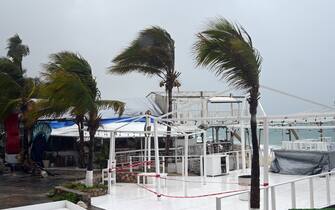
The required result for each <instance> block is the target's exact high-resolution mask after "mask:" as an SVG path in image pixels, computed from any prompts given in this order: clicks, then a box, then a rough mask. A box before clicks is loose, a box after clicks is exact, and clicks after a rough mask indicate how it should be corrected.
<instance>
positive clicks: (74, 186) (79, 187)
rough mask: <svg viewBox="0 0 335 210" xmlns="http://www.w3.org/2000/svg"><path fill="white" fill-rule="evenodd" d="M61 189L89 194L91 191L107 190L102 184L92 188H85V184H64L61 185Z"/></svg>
mask: <svg viewBox="0 0 335 210" xmlns="http://www.w3.org/2000/svg"><path fill="white" fill-rule="evenodd" d="M63 187H66V188H68V189H73V190H79V191H81V192H90V191H91V190H95V189H107V186H106V185H103V184H95V185H93V186H92V187H87V186H86V185H85V184H82V183H76V182H71V183H66V184H64V185H63Z"/></svg>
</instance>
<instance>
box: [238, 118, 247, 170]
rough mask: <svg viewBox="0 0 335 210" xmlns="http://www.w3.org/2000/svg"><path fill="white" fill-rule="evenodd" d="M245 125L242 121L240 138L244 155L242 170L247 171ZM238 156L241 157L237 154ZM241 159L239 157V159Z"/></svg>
mask: <svg viewBox="0 0 335 210" xmlns="http://www.w3.org/2000/svg"><path fill="white" fill-rule="evenodd" d="M244 131H245V130H244V124H243V121H242V120H241V122H240V136H241V153H242V169H243V170H245V169H246V164H245V163H246V158H245V157H246V155H245V132H244ZM236 155H237V156H239V154H238V153H237V154H236ZM238 158H239V157H237V159H238ZM237 168H240V166H237Z"/></svg>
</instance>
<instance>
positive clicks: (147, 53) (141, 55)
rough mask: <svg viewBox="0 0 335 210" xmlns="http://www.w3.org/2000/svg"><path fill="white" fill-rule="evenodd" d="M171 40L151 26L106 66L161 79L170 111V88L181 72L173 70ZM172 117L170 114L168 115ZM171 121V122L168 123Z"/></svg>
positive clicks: (168, 141) (112, 70) (117, 71)
mask: <svg viewBox="0 0 335 210" xmlns="http://www.w3.org/2000/svg"><path fill="white" fill-rule="evenodd" d="M174 50H175V47H174V40H173V39H172V38H171V36H170V34H169V33H168V32H167V31H166V30H164V29H162V28H160V27H150V28H147V29H144V30H143V31H141V32H140V33H139V36H138V37H137V38H136V39H135V40H134V41H133V42H132V43H131V44H130V46H129V47H128V48H126V49H125V50H123V52H121V53H120V54H119V55H118V56H116V57H115V58H114V59H113V65H112V66H111V67H109V72H110V73H112V74H119V75H124V74H128V73H131V72H138V73H142V74H144V75H146V76H149V77H151V76H153V75H155V76H157V77H159V78H160V79H161V82H160V87H165V91H166V92H167V96H168V110H167V112H168V113H169V112H171V111H172V89H173V88H174V87H179V86H180V82H179V81H178V77H179V76H180V72H177V71H176V69H175V52H174ZM168 118H172V115H168ZM169 124H170V123H169ZM170 132H171V128H170V127H169V126H168V127H167V137H166V143H165V153H166V155H169V148H170V146H171V144H172V142H171V134H170Z"/></svg>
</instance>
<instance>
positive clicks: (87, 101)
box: [41, 71, 95, 113]
mask: <svg viewBox="0 0 335 210" xmlns="http://www.w3.org/2000/svg"><path fill="white" fill-rule="evenodd" d="M41 95H42V96H43V97H47V96H49V97H48V100H49V102H48V103H47V104H46V105H48V106H50V107H52V108H54V109H55V110H58V111H57V112H63V110H67V109H69V110H70V112H72V111H73V112H77V113H86V112H87V111H88V110H90V109H91V108H92V107H94V100H95V98H94V97H93V96H92V92H91V90H90V88H89V87H87V86H86V84H84V83H83V82H82V80H81V79H80V78H79V77H78V76H77V75H74V74H71V73H68V72H65V71H56V72H53V73H50V74H48V75H47V77H46V84H45V85H44V86H43V87H42V88H41Z"/></svg>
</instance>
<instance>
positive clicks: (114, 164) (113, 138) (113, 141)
mask: <svg viewBox="0 0 335 210" xmlns="http://www.w3.org/2000/svg"><path fill="white" fill-rule="evenodd" d="M111 140H112V161H111V163H112V168H113V169H114V170H113V183H114V184H115V183H116V170H115V168H116V160H115V132H112V133H111Z"/></svg>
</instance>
